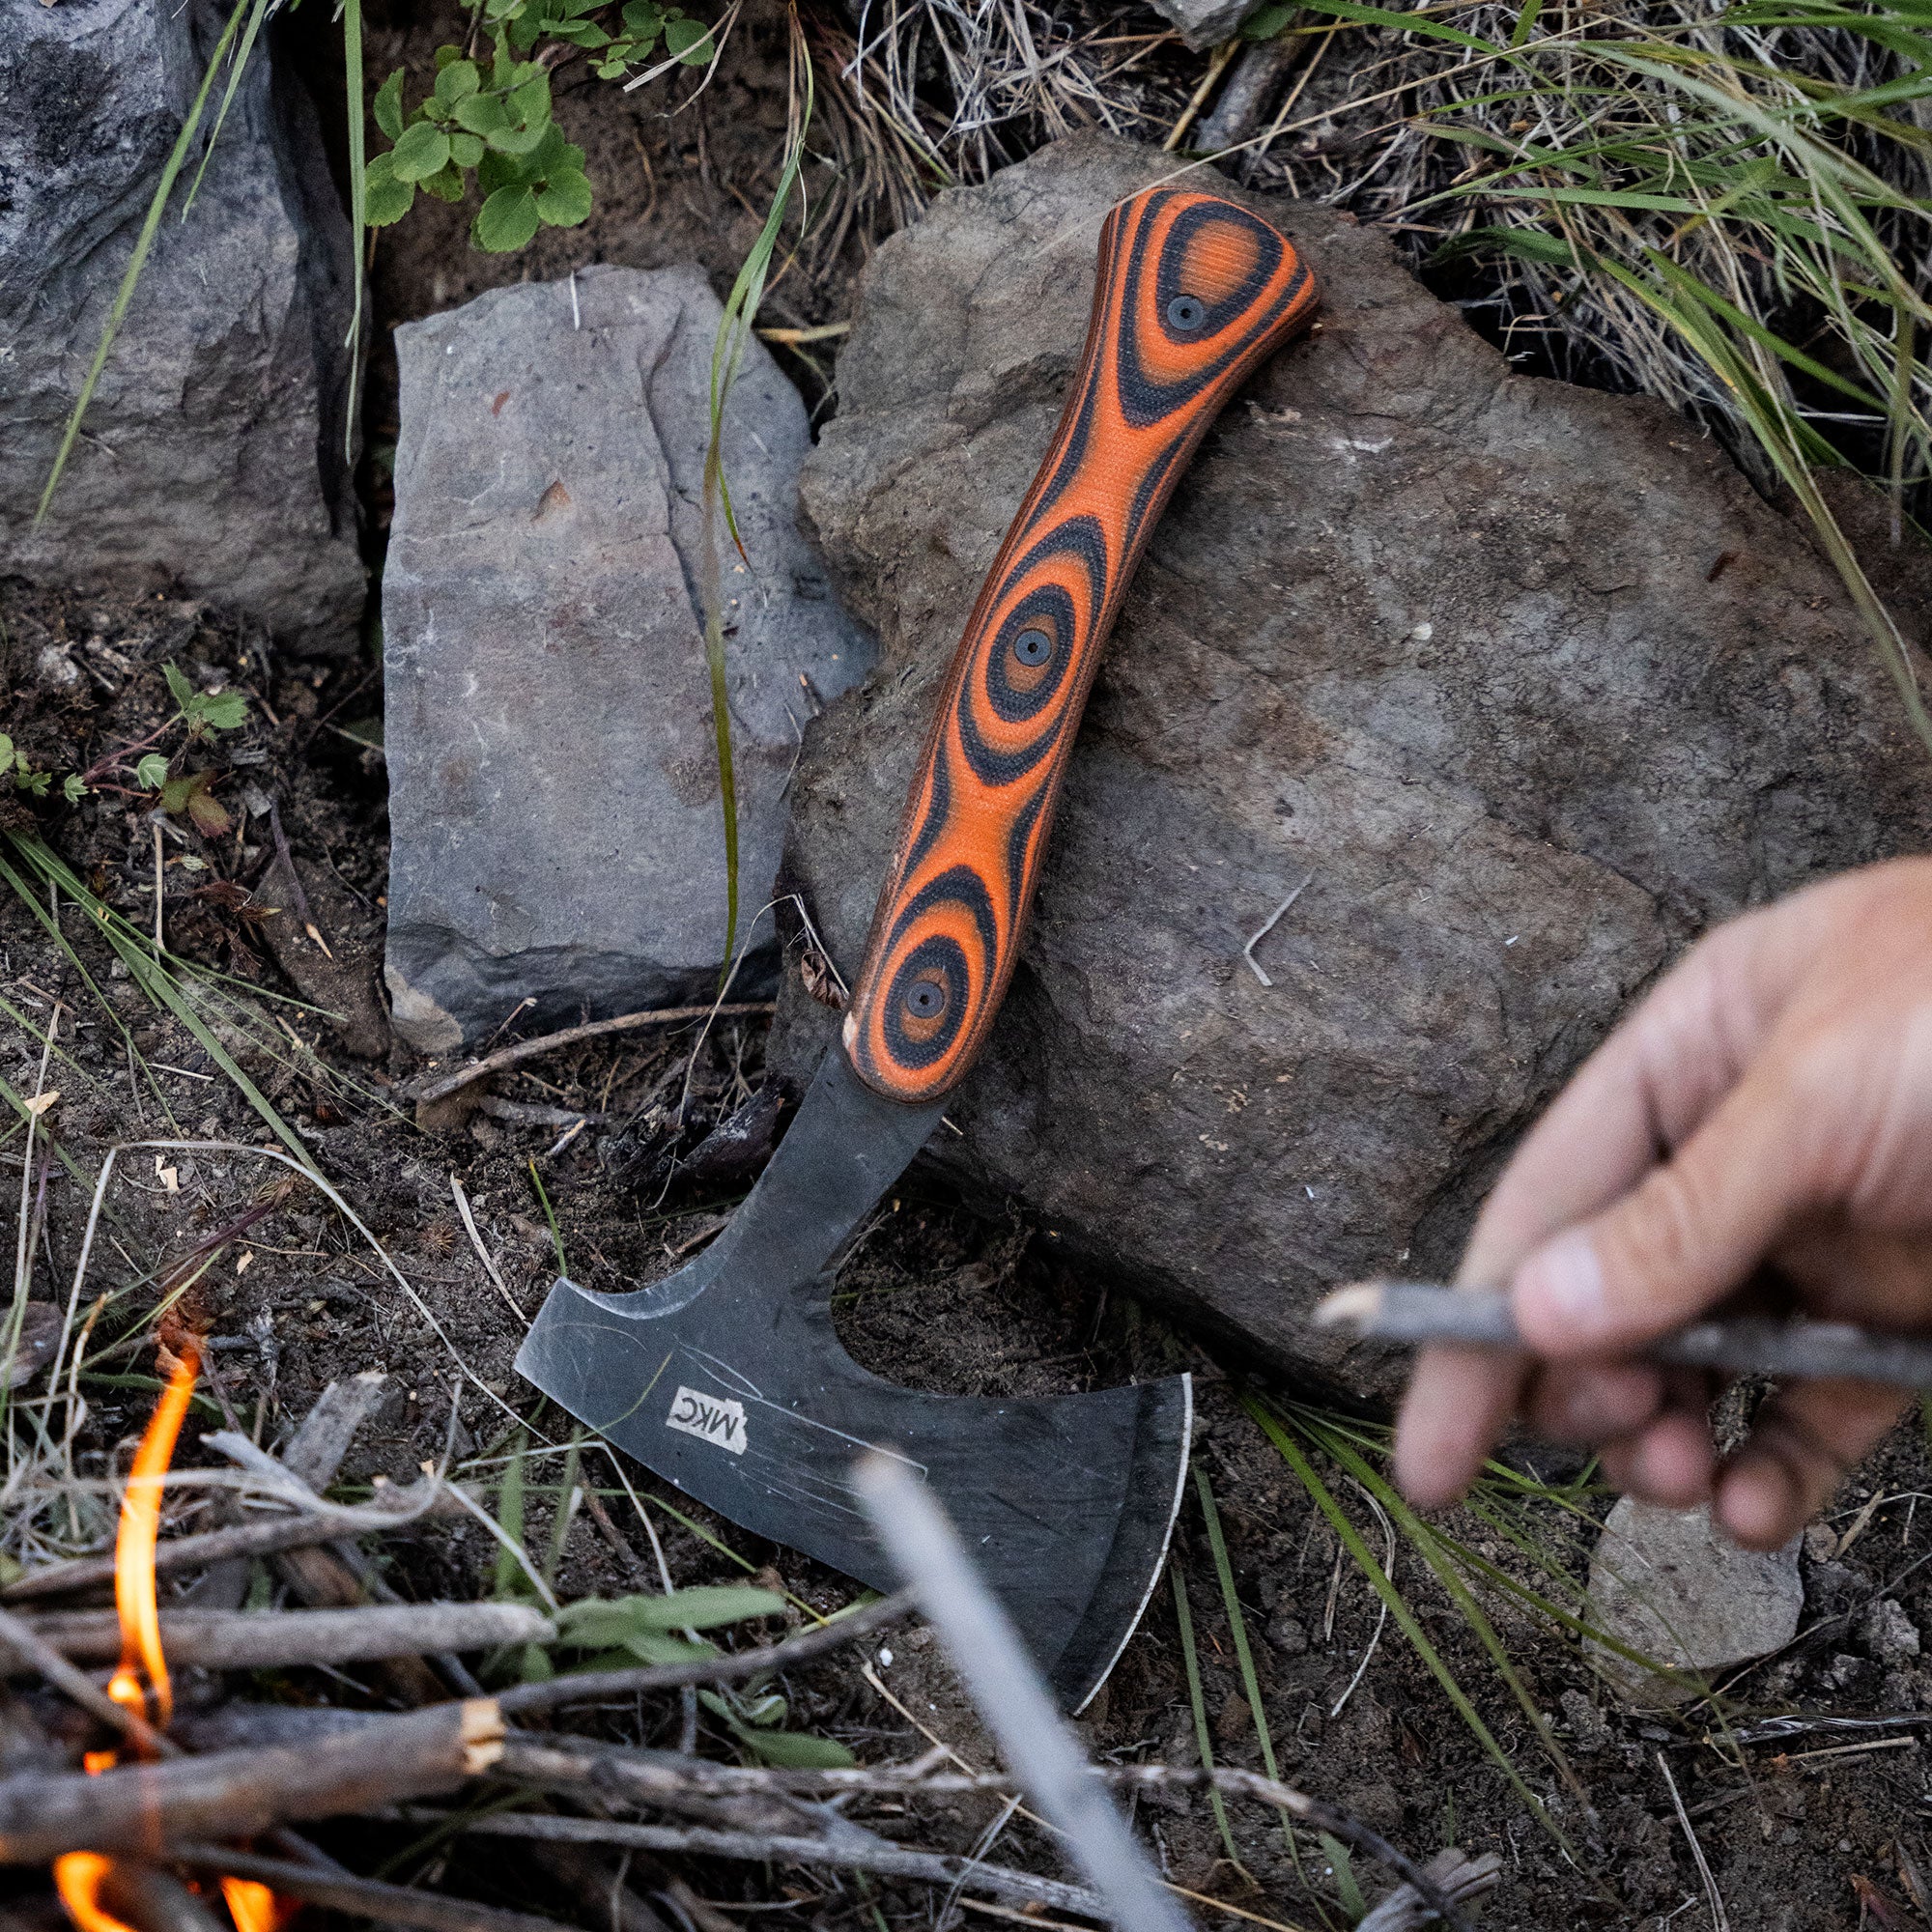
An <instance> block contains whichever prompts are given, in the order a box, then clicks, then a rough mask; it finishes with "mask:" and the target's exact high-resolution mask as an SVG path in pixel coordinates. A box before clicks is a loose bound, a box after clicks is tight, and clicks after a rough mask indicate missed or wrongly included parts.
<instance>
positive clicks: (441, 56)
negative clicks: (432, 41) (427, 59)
mask: <svg viewBox="0 0 1932 1932" xmlns="http://www.w3.org/2000/svg"><path fill="white" fill-rule="evenodd" d="M462 58H463V49H462V48H461V47H459V46H457V45H456V44H455V43H453V42H450V41H445V42H444V43H442V45H441V46H440V47H438V48H437V50H436V71H437V72H438V73H440V72H441V71H443V69H444V68H446V67H453V66H454V65H455V64H456V63H457V62H458V61H460V60H461V59H462Z"/></svg>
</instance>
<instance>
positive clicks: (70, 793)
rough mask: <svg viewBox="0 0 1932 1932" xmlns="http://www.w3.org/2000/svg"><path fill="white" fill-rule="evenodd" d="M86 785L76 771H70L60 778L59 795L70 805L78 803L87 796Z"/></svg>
mask: <svg viewBox="0 0 1932 1932" xmlns="http://www.w3.org/2000/svg"><path fill="white" fill-rule="evenodd" d="M87 790H88V788H87V785H86V783H85V782H84V781H82V779H81V776H80V774H79V773H78V772H70V773H68V775H67V777H66V778H64V779H63V780H61V796H62V797H63V798H64V799H66V800H67V802H68V803H69V804H70V805H78V804H79V803H80V802H81V800H82V799H84V798H85V797H86V796H87Z"/></svg>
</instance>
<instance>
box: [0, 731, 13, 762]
mask: <svg viewBox="0 0 1932 1932" xmlns="http://www.w3.org/2000/svg"><path fill="white" fill-rule="evenodd" d="M13 764H14V741H13V739H11V738H10V737H8V735H7V734H6V732H4V731H0V772H4V771H9V770H11V769H12V768H13Z"/></svg>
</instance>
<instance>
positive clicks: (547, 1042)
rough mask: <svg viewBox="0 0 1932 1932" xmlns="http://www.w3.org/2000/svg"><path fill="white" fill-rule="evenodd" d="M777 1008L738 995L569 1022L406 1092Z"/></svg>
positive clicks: (438, 1088) (443, 1092)
mask: <svg viewBox="0 0 1932 1932" xmlns="http://www.w3.org/2000/svg"><path fill="white" fill-rule="evenodd" d="M776 1010H777V1008H776V1006H775V1004H774V1003H773V1002H772V1001H770V1000H739V1001H736V1002H734V1003H733V1004H731V1005H729V1006H720V1007H709V1006H706V1007H661V1008H659V1009H657V1010H656V1011H654V1012H641V1013H619V1014H618V1016H617V1017H616V1018H615V1019H611V1020H590V1021H587V1022H586V1023H585V1024H584V1025H582V1026H574V1027H565V1028H564V1029H563V1030H562V1032H561V1033H547V1034H544V1035H542V1036H541V1037H538V1038H536V1039H519V1040H513V1041H512V1042H511V1043H510V1044H509V1045H508V1046H499V1047H498V1048H497V1051H496V1052H495V1053H486V1054H485V1055H484V1056H483V1058H482V1059H481V1060H472V1061H470V1062H469V1065H466V1066H458V1067H454V1068H452V1069H451V1070H450V1071H449V1072H447V1073H438V1074H434V1075H432V1076H431V1077H430V1078H429V1079H427V1080H425V1081H422V1082H421V1083H420V1084H418V1085H417V1086H414V1087H412V1088H408V1089H406V1090H405V1092H407V1093H408V1094H409V1097H410V1098H411V1099H412V1100H416V1101H420V1102H422V1103H423V1104H424V1105H430V1104H433V1103H434V1102H436V1101H438V1100H446V1099H448V1098H449V1096H450V1095H451V1094H460V1093H461V1092H462V1091H463V1089H464V1088H466V1087H472V1086H474V1085H475V1084H476V1082H477V1081H479V1080H487V1079H489V1077H490V1076H491V1075H492V1074H493V1073H503V1072H507V1071H508V1070H509V1068H511V1067H512V1066H521V1065H523V1064H524V1062H525V1061H526V1060H535V1059H537V1058H538V1057H539V1056H540V1055H543V1054H546V1053H556V1052H558V1051H560V1050H561V1049H562V1048H564V1047H566V1046H577V1045H579V1044H581V1043H582V1041H584V1040H586V1039H599V1038H601V1037H603V1036H604V1035H606V1034H612V1033H633V1032H636V1031H637V1030H638V1029H639V1028H641V1027H661V1026H682V1025H683V1024H684V1023H685V1022H686V1021H688V1020H706V1019H720V1020H722V1019H739V1018H744V1017H748V1016H749V1015H751V1014H753V1013H769V1012H774V1011H776Z"/></svg>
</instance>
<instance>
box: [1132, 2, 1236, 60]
mask: <svg viewBox="0 0 1932 1932" xmlns="http://www.w3.org/2000/svg"><path fill="white" fill-rule="evenodd" d="M1261 4H1262V0H1153V10H1154V12H1155V13H1156V14H1159V15H1160V16H1161V17H1162V18H1163V19H1164V20H1167V21H1170V22H1171V23H1172V24H1173V25H1174V26H1175V27H1177V28H1178V29H1179V33H1180V38H1181V39H1182V40H1183V41H1185V42H1186V43H1187V44H1188V45H1189V46H1190V47H1196V48H1200V47H1216V46H1219V45H1220V44H1221V43H1222V42H1223V41H1225V40H1227V39H1228V38H1229V37H1230V36H1231V35H1232V34H1233V33H1234V31H1235V30H1236V28H1237V27H1238V26H1239V25H1240V24H1241V22H1242V21H1243V20H1245V19H1246V18H1247V17H1248V15H1249V14H1252V13H1253V12H1254V11H1255V9H1256V8H1257V7H1259V6H1260V5H1261Z"/></svg>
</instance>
